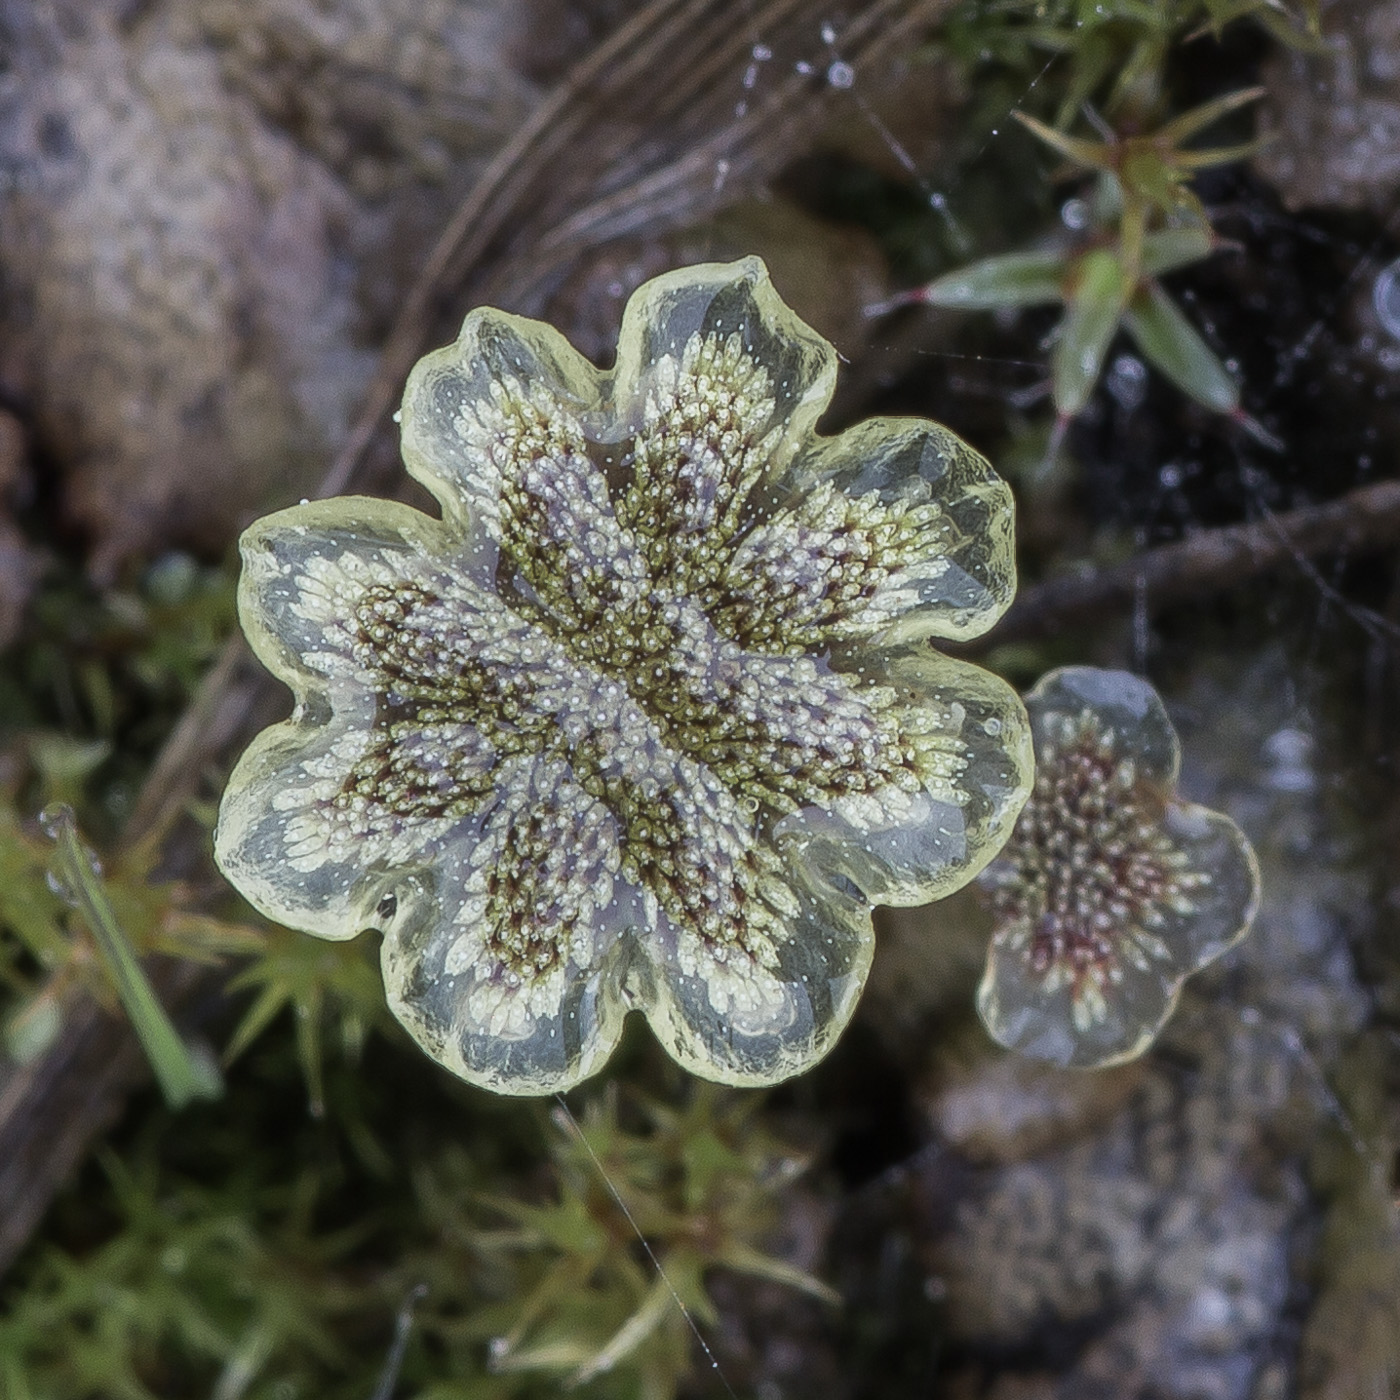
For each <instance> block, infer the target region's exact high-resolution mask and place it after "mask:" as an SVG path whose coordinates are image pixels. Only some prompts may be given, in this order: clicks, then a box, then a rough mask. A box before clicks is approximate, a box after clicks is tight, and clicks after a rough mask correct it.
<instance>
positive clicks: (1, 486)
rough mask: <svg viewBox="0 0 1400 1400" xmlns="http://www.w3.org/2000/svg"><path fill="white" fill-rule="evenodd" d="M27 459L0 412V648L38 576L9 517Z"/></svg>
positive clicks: (19, 431) (16, 428) (20, 436)
mask: <svg viewBox="0 0 1400 1400" xmlns="http://www.w3.org/2000/svg"><path fill="white" fill-rule="evenodd" d="M27 458H28V454H27V451H26V444H25V434H24V428H23V426H22V425H21V423H20V421H19V419H18V418H16V417H15V416H14V415H13V414H11V413H7V412H5V410H4V409H0V647H6V646H8V645H9V644H10V643H11V642H12V641H14V639H15V635H16V633H18V631H19V626H20V622H21V620H22V618H23V616H24V605H25V603H26V602H27V601H28V599H29V595H30V593H31V592H32V591H33V588H34V584H35V582H36V580H37V579H38V576H39V567H40V566H39V559H38V555H37V554H36V553H35V552H34V550H32V549H31V548H30V546H29V543H28V541H27V540H26V539H25V538H24V536H23V534H21V533H20V530H19V528H18V526H16V524H15V522H14V520H13V519H12V518H11V511H12V509H13V507H14V505H15V503H16V499H17V497H18V496H19V495H20V493H21V492H22V490H23V489H24V488H25V486H26V485H27V482H28V460H27Z"/></svg>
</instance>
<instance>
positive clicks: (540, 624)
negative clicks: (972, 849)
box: [279, 333, 964, 1035]
mask: <svg viewBox="0 0 1400 1400" xmlns="http://www.w3.org/2000/svg"><path fill="white" fill-rule="evenodd" d="M774 422H775V399H774V385H773V384H772V383H771V381H770V378H769V375H768V373H767V372H766V371H765V370H764V369H763V368H762V367H761V366H759V365H758V364H757V363H756V362H755V361H754V360H753V358H752V357H751V355H750V354H749V352H748V351H747V350H746V349H745V345H744V342H743V339H742V337H741V336H739V335H738V334H737V333H733V334H729V335H709V336H696V337H694V338H693V339H692V340H691V341H690V342H689V343H687V344H686V345H685V346H684V347H683V348H682V349H681V350H680V351H679V353H677V354H675V355H670V356H666V357H663V358H662V359H661V360H660V361H659V363H658V364H657V366H656V372H655V375H654V377H653V379H652V382H651V385H650V389H649V391H648V395H647V398H646V401H645V404H644V406H643V410H642V412H641V415H640V423H639V425H638V428H637V431H636V434H635V437H634V439H633V441H632V442H631V444H630V452H629V453H627V454H626V463H627V467H628V471H629V473H630V474H628V473H624V474H622V475H621V476H620V477H619V480H618V482H617V483H614V484H610V482H609V479H608V476H607V474H606V473H605V471H604V470H603V468H602V466H600V465H599V464H598V462H597V460H596V458H597V457H598V456H599V455H600V452H599V450H598V449H596V447H595V446H594V445H590V443H589V442H588V441H587V439H586V436H585V433H584V429H583V427H582V425H581V423H580V421H579V420H578V419H576V418H573V417H571V416H570V415H569V414H568V413H567V412H566V411H564V410H562V409H561V408H560V407H559V405H558V404H557V403H555V402H554V400H553V399H551V398H549V397H548V396H545V395H542V394H541V393H540V392H539V391H538V390H535V389H532V388H530V387H529V386H528V385H527V384H525V383H524V382H523V381H520V380H513V379H511V378H510V377H509V376H507V377H505V378H503V379H501V380H498V381H496V382H495V383H494V384H493V385H492V387H491V390H490V392H489V393H488V394H485V395H483V396H482V397H481V398H479V399H478V400H476V401H475V402H474V404H473V405H472V407H471V408H470V409H469V410H468V409H465V408H464V409H463V410H462V411H461V413H460V416H459V419H458V421H457V430H458V432H459V433H460V435H461V437H462V439H463V441H464V442H465V443H466V444H467V446H468V448H469V449H470V450H471V451H472V453H473V454H474V459H475V460H477V461H479V462H480V464H481V466H480V470H478V471H477V472H475V474H474V475H473V476H472V478H471V480H470V484H469V490H468V491H467V492H466V499H467V504H468V506H469V507H470V509H471V510H472V511H474V512H475V520H476V523H477V524H479V525H481V526H483V527H485V528H488V529H489V531H490V533H491V536H492V538H493V539H494V540H495V542H496V543H497V545H498V546H499V560H498V564H497V567H496V574H495V578H494V579H483V580H479V581H474V580H473V578H472V577H471V575H470V573H469V572H467V571H460V572H456V573H452V572H448V571H443V572H440V573H432V572H429V570H428V569H427V568H426V567H425V566H424V565H423V564H422V563H418V564H417V565H415V564H414V563H413V561H412V559H411V557H409V556H405V555H394V554H393V553H392V552H391V551H380V552H377V553H376V552H375V551H373V550H370V551H365V550H364V549H363V548H362V547H361V548H360V549H359V551H358V552H351V551H349V550H347V551H346V552H345V553H344V554H343V555H340V556H338V557H317V558H315V559H313V560H311V562H310V564H309V565H307V566H305V567H304V569H303V571H302V572H301V573H300V574H299V575H298V576H297V586H298V587H299V590H300V591H299V594H298V595H297V597H296V600H295V602H294V605H293V608H294V611H296V612H297V614H298V615H299V616H300V617H301V618H303V619H304V620H305V621H306V622H308V623H310V624H313V625H315V626H316V627H318V628H319V629H320V631H321V636H322V638H323V640H322V641H321V642H320V643H318V649H317V650H316V651H315V652H314V653H312V654H311V655H310V656H309V657H308V658H307V661H308V664H309V665H311V666H312V667H313V668H315V669H317V670H319V671H320V672H321V673H322V674H324V675H325V676H326V677H327V678H329V680H330V681H331V682H332V683H344V684H350V683H352V682H353V683H356V684H360V685H363V686H364V687H365V688H366V689H367V690H368V691H370V692H371V693H372V695H373V698H374V712H373V718H372V721H371V722H370V724H369V725H368V728H367V729H364V730H354V731H350V732H347V733H345V734H344V735H342V736H341V737H340V738H338V739H336V740H335V741H334V742H331V743H329V744H328V745H326V746H324V747H323V748H322V750H321V751H319V752H318V753H316V754H314V755H311V756H308V757H306V758H305V759H304V760H303V762H302V765H301V770H302V778H303V781H302V782H301V783H300V784H299V785H297V786H294V787H292V788H290V789H289V790H288V791H287V792H286V794H285V795H284V796H283V797H282V798H280V799H279V801H280V802H281V803H282V804H283V809H284V810H286V811H287V812H288V813H289V814H290V815H289V822H288V831H287V848H288V854H289V856H290V858H291V859H292V860H293V862H295V863H296V864H297V866H298V868H299V869H301V870H304V871H309V870H314V869H315V868H316V867H317V865H318V864H319V863H321V862H325V861H344V860H347V859H348V858H349V853H350V852H351V850H352V849H353V848H354V847H355V846H356V844H357V843H358V844H359V846H360V849H361V851H362V853H363V856H364V858H365V859H367V860H368V861H371V862H373V861H380V862H382V863H384V864H386V865H387V864H392V863H393V861H394V860H395V858H397V857H402V856H404V855H405V853H409V852H416V853H419V854H421V852H422V851H423V849H424V848H425V847H429V846H431V844H432V843H433V842H435V841H439V840H442V839H445V838H447V837H448V836H449V835H450V834H451V833H452V832H454V831H455V830H457V829H459V828H460V826H461V824H462V823H464V822H468V823H471V824H472V829H473V830H474V831H476V832H477V836H476V845H475V847H474V849H473V851H472V853H471V855H470V858H469V864H470V872H469V874H468V875H467V877H466V879H465V886H464V888H465V897H464V899H463V903H462V905H461V909H460V911H459V914H458V920H457V922H458V923H459V924H460V927H461V932H460V935H459V936H458V938H457V940H456V942H455V943H454V944H453V947H452V950H451V952H450V954H449V956H448V960H447V967H448V970H449V971H451V970H452V969H454V968H457V969H464V968H467V967H469V966H470V967H475V968H480V967H483V966H484V967H486V968H487V969H488V973H487V974H486V975H483V976H481V977H479V978H478V979H477V980H476V981H475V982H474V984H473V990H472V993H471V995H472V997H473V998H475V1002H474V1004H473V1007H472V1014H473V1016H474V1018H475V1019H476V1020H477V1021H478V1022H479V1023H481V1024H483V1025H485V1026H487V1027H494V1028H496V1030H495V1032H493V1033H500V1034H505V1035H511V1034H514V1035H518V1034H523V1033H525V1030H526V1029H527V1028H528V1026H529V1025H530V1024H531V1023H533V1022H534V1020H535V1019H536V1018H538V1017H539V1016H541V1015H545V1014H547V1013H549V1012H551V1011H552V1010H554V1009H557V1007H558V1004H559V999H560V997H561V996H562V995H563V994H564V988H565V985H566V982H567V976H566V973H567V970H568V969H569V968H570V967H571V966H572V967H578V966H584V965H587V964H588V962H589V960H590V958H591V957H592V956H593V954H594V951H595V949H596V947H597V945H598V943H599V941H600V940H601V939H602V938H603V937H604V936H605V933H606V932H607V931H608V925H609V915H608V910H609V907H610V905H611V903H612V902H613V899H614V895H615V893H616V888H617V887H618V886H619V885H626V886H627V887H628V888H629V889H630V890H631V891H632V893H633V894H634V895H635V903H636V905H637V906H638V907H639V908H640V909H641V910H642V911H644V915H645V918H646V920H647V922H648V924H649V926H650V927H651V929H652V931H653V933H654V934H655V936H658V937H663V938H667V939H671V940H674V943H675V946H676V948H677V958H678V962H679V966H680V968H681V970H682V972H683V973H685V974H686V975H694V976H696V977H705V978H707V979H708V984H709V986H710V996H711V1000H712V1002H713V1004H714V1005H715V1007H716V1009H717V1010H718V1011H720V1012H721V1013H723V1014H726V1015H730V1016H738V1017H742V1016H744V1015H749V1016H751V1017H753V1018H760V1017H761V1014H762V1013H763V1011H764V1009H765V1007H768V1006H770V1004H771V1003H772V1002H773V1000H774V998H776V997H777V996H778V992H777V991H776V990H775V988H776V987H777V986H778V985H779V984H778V982H777V981H776V978H775V973H776V965H775V961H774V960H775V957H776V954H775V952H774V949H775V947H776V945H777V943H778V941H779V939H778V934H779V933H780V931H781V927H782V925H783V922H784V921H785V920H787V919H790V918H791V917H793V915H794V914H795V912H796V911H797V908H798V903H799V901H798V897H797V895H796V894H795V893H794V891H793V890H792V888H791V887H790V885H789V883H788V880H787V878H786V877H785V875H784V872H783V868H782V866H781V863H780V861H779V859H778V857H777V855H776V854H775V852H774V851H773V849H772V847H771V844H770V842H769V841H768V839H767V837H766V832H767V830H768V828H769V827H770V826H771V823H772V822H773V821H774V820H775V819H776V818H777V817H779V816H781V815H783V814H785V813H789V812H792V811H795V810H798V809H800V808H804V807H816V808H821V809H827V810H838V811H840V812H841V813H842V815H843V816H844V817H845V818H846V819H847V820H849V821H854V822H868V823H871V824H875V823H878V822H879V821H881V820H886V821H890V820H898V819H899V818H900V817H901V816H904V815H907V813H908V811H909V810H910V795H911V794H915V793H918V792H920V791H922V790H924V789H936V790H937V791H938V792H939V793H940V794H945V795H947V794H954V795H955V794H956V781H957V777H958V775H959V773H960V771H961V768H962V765H963V763H964V758H963V754H962V749H961V745H960V743H959V741H958V740H957V739H956V738H953V737H950V736H949V735H948V734H947V733H945V732H943V731H942V729H941V728H940V727H939V726H938V725H937V724H936V723H935V722H933V721H932V720H931V719H930V717H929V716H928V714H927V713H926V712H925V711H924V710H920V709H919V708H918V707H915V706H911V705H909V704H907V703H906V702H905V701H904V700H903V699H902V698H901V697H900V696H899V695H898V694H897V693H896V692H895V691H894V690H893V689H891V688H889V687H883V686H879V685H874V684H869V683H866V682H864V681H862V680H860V679H859V678H858V677H856V676H854V675H851V674H849V673H844V672H838V671H835V670H833V669H832V668H831V667H830V666H829V665H827V664H825V663H824V662H822V661H821V660H819V659H818V658H817V657H815V656H812V655H808V654H806V653H807V652H808V650H810V649H819V648H821V647H822V646H823V645H829V644H830V643H832V642H833V641H836V640H840V639H843V638H847V637H855V636H860V635H868V634H870V633H872V632H874V631H876V630H878V628H879V627H880V626H881V625H883V624H884V623H885V622H886V621H887V620H888V619H889V618H890V617H891V616H893V615H894V614H895V613H897V612H898V611H899V610H901V609H904V608H907V607H908V606H910V604H911V598H912V595H911V589H912V587H913V586H914V583H915V582H916V581H917V580H919V579H927V578H930V577H933V576H935V574H936V571H937V570H938V569H939V568H941V567H942V563H941V559H940V548H941V546H942V544H943V543H944V542H945V541H946V539H947V536H948V530H949V527H948V525H947V522H946V521H945V520H944V519H943V517H942V515H941V513H940V511H939V509H938V508H937V507H935V506H933V505H930V504H926V503H922V502H919V501H904V502H900V501H895V502H881V500H880V499H879V498H878V496H877V495H876V494H874V493H870V494H868V495H865V496H862V497H860V498H859V499H856V500H850V499H847V498H846V497H844V496H842V495H841V494H840V493H839V492H837V491H836V490H835V489H834V488H832V487H830V486H825V487H821V488H818V489H816V490H815V491H813V492H812V493H811V494H810V495H809V496H808V497H807V498H806V499H804V500H803V501H802V502H801V503H800V504H797V505H792V506H786V507H781V508H780V507H776V506H772V505H765V503H764V501H763V496H762V487H763V484H764V479H765V472H767V471H768V470H769V469H770V468H771V466H772V460H773V454H774V451H775V450H776V448H775V444H776V441H777V438H776V435H777V434H778V433H779V429H777V428H775V427H774V426H773V424H774ZM745 522H747V528H746V529H744V528H741V525H742V524H744V523H745Z"/></svg>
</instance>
